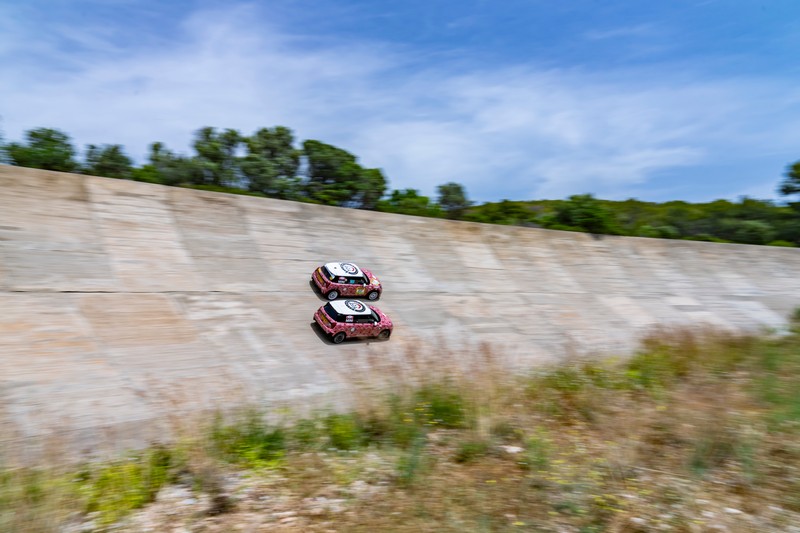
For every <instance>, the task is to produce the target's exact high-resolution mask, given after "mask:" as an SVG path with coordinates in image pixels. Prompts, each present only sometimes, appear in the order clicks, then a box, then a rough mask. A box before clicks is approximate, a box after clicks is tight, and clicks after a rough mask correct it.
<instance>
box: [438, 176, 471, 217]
mask: <svg viewBox="0 0 800 533" xmlns="http://www.w3.org/2000/svg"><path fill="white" fill-rule="evenodd" d="M436 190H437V192H438V193H439V200H438V203H439V205H440V206H442V209H444V212H445V213H447V216H448V217H449V218H461V217H462V216H463V215H464V212H465V211H466V210H467V208H468V207H469V206H470V205H472V202H470V201H469V200H468V199H467V192H466V191H465V190H464V186H463V185H461V184H460V183H455V182H452V181H451V182H449V183H445V184H444V185H439V186H438V187H437V188H436Z"/></svg>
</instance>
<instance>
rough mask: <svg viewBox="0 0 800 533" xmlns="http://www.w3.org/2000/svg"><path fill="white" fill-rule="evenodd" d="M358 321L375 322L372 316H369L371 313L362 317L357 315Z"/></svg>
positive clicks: (359, 322) (362, 322)
mask: <svg viewBox="0 0 800 533" xmlns="http://www.w3.org/2000/svg"><path fill="white" fill-rule="evenodd" d="M356 323H357V324H372V323H373V320H372V317H371V316H369V315H367V316H360V317H357V318H356Z"/></svg>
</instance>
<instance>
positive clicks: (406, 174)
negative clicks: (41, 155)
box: [0, 0, 800, 201]
mask: <svg viewBox="0 0 800 533" xmlns="http://www.w3.org/2000/svg"><path fill="white" fill-rule="evenodd" d="M799 27H800V2H798V1H797V0H769V1H767V0H764V1H752V0H737V1H732V0H729V1H723V0H717V1H714V0H705V1H701V0H695V1H690V0H671V1H667V2H644V1H641V0H564V1H563V2H554V1H552V0H504V1H502V2H497V1H493V2H490V1H487V0H459V1H451V0H440V1H437V0H428V1H421V0H406V1H405V2H400V3H397V2H379V1H374V0H373V1H368V0H358V1H356V0H315V1H310V0H273V1H268V2H267V1H264V2H237V1H235V0H232V1H227V2H219V1H174V2H163V1H162V2H155V1H150V0H142V1H133V0H105V1H92V0H72V1H67V0H48V1H44V0H29V1H27V2H11V1H10V0H6V1H4V2H0V116H2V122H0V129H1V130H2V133H3V135H4V137H5V138H6V140H12V141H14V140H21V139H22V137H23V134H24V132H25V131H26V130H29V129H32V128H36V127H42V126H44V127H53V128H58V129H61V130H62V131H64V132H66V133H68V134H70V135H71V136H72V139H73V141H74V143H75V144H76V145H77V146H78V147H80V148H81V149H82V148H83V147H84V146H85V145H86V144H89V143H94V144H102V143H115V144H122V145H123V146H124V147H125V149H126V152H127V153H128V154H129V155H130V156H132V157H134V158H135V159H136V160H137V161H139V162H143V161H144V158H145V156H146V153H147V150H148V145H149V144H150V143H151V142H154V141H161V142H164V143H166V144H167V146H168V147H169V148H171V149H173V150H175V151H179V152H182V153H189V152H190V143H191V138H192V134H193V132H194V131H195V130H196V129H198V128H200V127H202V126H215V127H219V128H235V129H238V130H239V131H241V132H242V133H245V134H250V133H252V132H253V131H255V130H256V129H257V128H260V127H271V126H276V125H284V126H287V127H289V128H291V129H292V130H293V131H294V132H295V135H296V136H297V138H298V141H301V140H304V139H318V140H321V141H323V142H328V143H331V144H334V145H336V146H339V147H341V148H344V149H346V150H349V151H351V152H352V153H354V154H355V155H357V156H358V157H359V159H360V162H361V163H362V164H363V165H364V166H368V167H379V168H382V169H383V170H384V171H385V173H386V175H387V177H388V178H389V182H390V187H392V188H415V189H419V190H421V191H422V192H423V193H424V194H428V195H435V188H436V185H438V184H441V183H445V182H448V181H456V182H459V183H462V184H464V185H465V186H466V188H467V192H468V194H469V196H470V197H471V198H472V199H474V200H477V201H491V200H500V199H502V198H509V199H520V200H524V199H536V198H564V197H566V196H569V195H571V194H581V193H593V194H595V195H596V196H598V197H601V198H609V199H624V198H629V197H635V198H639V199H642V200H650V201H667V200H676V199H680V200H687V201H706V200H712V199H716V198H730V199H736V198H737V197H739V196H742V195H748V196H754V197H757V198H776V193H775V189H776V186H777V184H778V183H779V181H780V180H781V178H782V174H783V172H784V170H785V167H786V166H787V165H788V164H789V163H791V162H794V161H797V160H798V159H800V31H799V30H798V28H799Z"/></svg>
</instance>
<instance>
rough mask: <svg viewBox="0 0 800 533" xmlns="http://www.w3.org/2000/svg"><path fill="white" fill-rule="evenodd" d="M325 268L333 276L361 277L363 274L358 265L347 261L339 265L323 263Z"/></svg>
mask: <svg viewBox="0 0 800 533" xmlns="http://www.w3.org/2000/svg"><path fill="white" fill-rule="evenodd" d="M325 268H327V269H328V271H329V272H330V273H331V274H333V275H334V276H363V275H364V273H363V272H362V271H361V269H360V268H358V265H356V264H355V263H351V262H349V261H342V262H341V263H325Z"/></svg>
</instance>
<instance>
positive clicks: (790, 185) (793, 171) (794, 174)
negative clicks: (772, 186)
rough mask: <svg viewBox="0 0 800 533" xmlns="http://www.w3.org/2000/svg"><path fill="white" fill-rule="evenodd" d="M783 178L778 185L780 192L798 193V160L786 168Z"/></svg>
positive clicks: (799, 167)
mask: <svg viewBox="0 0 800 533" xmlns="http://www.w3.org/2000/svg"><path fill="white" fill-rule="evenodd" d="M784 176H785V178H784V180H783V181H782V182H781V185H780V189H779V191H780V193H781V194H782V195H784V196H788V195H790V194H800V161H797V162H796V163H793V164H791V165H789V166H788V167H787V168H786V173H785V174H784Z"/></svg>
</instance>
